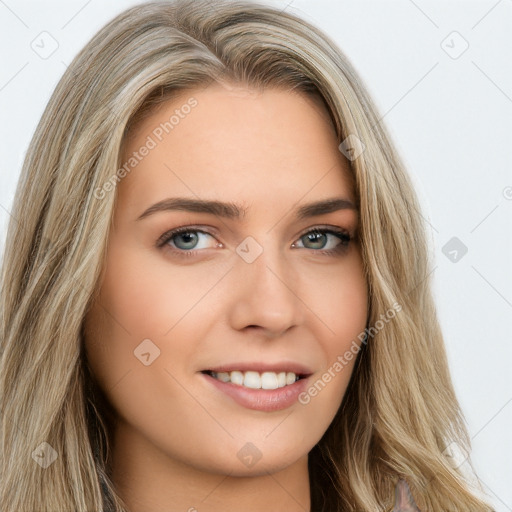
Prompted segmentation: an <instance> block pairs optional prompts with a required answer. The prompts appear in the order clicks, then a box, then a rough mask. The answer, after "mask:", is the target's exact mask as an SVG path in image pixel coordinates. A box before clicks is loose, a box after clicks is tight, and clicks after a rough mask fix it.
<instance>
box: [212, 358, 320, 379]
mask: <svg viewBox="0 0 512 512" xmlns="http://www.w3.org/2000/svg"><path fill="white" fill-rule="evenodd" d="M236 370H238V371H241V372H249V371H253V372H259V373H263V372H275V373H279V372H293V373H295V375H301V376H302V375H303V376H309V375H311V374H312V373H313V372H312V371H311V370H310V369H309V368H308V367H307V366H305V365H303V364H301V363H295V362H290V361H283V362H276V363H268V362H267V363H263V362H255V361H250V362H239V363H227V364H223V365H220V366H212V367H210V368H205V369H204V370H202V371H203V372H206V371H211V372H215V373H220V372H226V373H230V372H233V371H236Z"/></svg>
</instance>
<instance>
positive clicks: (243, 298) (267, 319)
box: [232, 234, 303, 334]
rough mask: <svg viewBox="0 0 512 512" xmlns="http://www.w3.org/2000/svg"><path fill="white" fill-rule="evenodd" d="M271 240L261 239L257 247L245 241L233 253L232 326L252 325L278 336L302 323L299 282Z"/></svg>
mask: <svg viewBox="0 0 512 512" xmlns="http://www.w3.org/2000/svg"><path fill="white" fill-rule="evenodd" d="M273 238H275V237H273V236H272V234H267V235H266V236H261V237H260V240H262V242H263V243H260V242H259V241H257V240H256V239H255V238H253V237H247V238H246V239H245V240H243V241H242V243H240V244H239V246H238V247H237V249H236V252H237V255H238V258H237V259H236V260H235V261H236V263H235V272H234V274H235V277H234V278H235V279H236V285H235V287H236V291H235V296H236V300H235V301H234V306H233V311H232V322H233V326H234V327H236V328H237V329H240V328H243V327H245V326H248V325H251V326H259V327H262V328H264V329H265V330H267V331H269V332H272V333H274V334H279V333H282V332H284V331H285V330H287V329H288V328H289V327H291V326H293V325H298V324H300V323H301V322H302V318H303V311H302V307H303V303H302V301H301V300H300V299H299V298H298V296H297V295H296V294H297V284H298V280H297V278H296V276H294V275H293V272H294V271H293V267H292V266H290V265H287V264H286V260H285V258H284V256H283V254H282V252H281V250H280V247H279V244H278V243H277V242H275V241H273Z"/></svg>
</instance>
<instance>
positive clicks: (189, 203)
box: [137, 197, 357, 220]
mask: <svg viewBox="0 0 512 512" xmlns="http://www.w3.org/2000/svg"><path fill="white" fill-rule="evenodd" d="M174 210H181V211H187V212H195V213H209V214H211V215H215V216H218V217H224V218H228V219H240V217H243V216H245V214H246V213H247V208H246V207H243V206H242V205H238V204H236V203H232V202H222V201H212V200H207V199H191V198H186V197H173V198H168V199H164V200H162V201H159V202H158V203H155V204H154V205H152V206H150V207H149V208H148V209H147V210H145V211H144V212H143V213H142V214H141V215H140V216H139V217H138V218H137V220H141V219H144V218H146V217H149V216H150V215H153V214H155V213H157V212H167V211H174ZM338 210H356V211H357V208H356V206H355V204H354V203H353V202H352V201H350V200H349V199H345V198H343V197H333V198H329V199H324V200H321V201H316V202H313V203H307V204H305V205H302V206H300V207H299V208H298V209H297V217H298V218H299V219H306V218H309V217H315V216H317V215H324V214H326V213H331V212H335V211H338Z"/></svg>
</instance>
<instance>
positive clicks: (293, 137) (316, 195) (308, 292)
mask: <svg viewBox="0 0 512 512" xmlns="http://www.w3.org/2000/svg"><path fill="white" fill-rule="evenodd" d="M191 97H193V98H195V99H196V100H197V106H195V107H194V108H192V109H191V110H190V113H189V114H188V115H186V116H183V118H180V120H179V124H176V125H175V126H174V127H173V129H172V131H170V132H169V133H167V134H165V133H164V135H163V137H162V140H161V141H158V139H156V137H155V136H154V132H153V130H154V129H155V127H158V126H159V125H160V123H165V122H166V121H169V118H170V117H171V116H172V115H173V114H174V111H175V110H176V109H180V108H181V107H182V106H183V105H184V104H186V102H187V100H188V99H189V98H191ZM148 136H151V137H152V138H153V139H154V140H155V141H157V142H158V144H156V147H154V148H152V149H151V150H150V151H149V152H148V154H147V155H146V156H144V158H143V159H142V160H141V161H140V162H139V163H138V164H137V166H136V167H135V168H134V169H133V170H132V171H131V172H130V173H129V174H128V175H127V176H126V177H125V178H124V179H123V180H122V181H121V182H120V183H119V184H118V186H117V187H118V190H117V194H118V197H117V203H116V209H115V214H114V220H113V225H112V230H111V232H110V237H109V243H108V252H107V257H106V261H105V264H106V267H105V273H104V278H103V280H102V282H101V286H100V291H99V295H98V298H97V299H96V301H95V303H94V304H93V307H92V308H91V310H90V311H89V312H88V315H87V317H86V350H87V358H88V360H89V363H90V365H91V368H92V370H93V373H94V375H95V377H96V378H97V380H98V382H99V384H100V386H101V388H102V389H103V390H104V392H105V394H106V396H107V398H108V400H109V402H110V403H111V404H112V408H113V409H114V411H115V414H116V417H117V418H118V422H117V426H116V429H115V433H114V446H113V481H114V483H115V485H116V488H117V489H118V492H119V494H120V496H121V497H122V498H123V499H124V500H125V502H126V503H127V505H128V507H129V510H130V512H156V511H162V510H165V511H167V512H185V511H191V512H192V511H194V510H197V511H198V512H230V511H238V510H243V511H244V512H256V511H261V510H266V511H269V512H271V511H282V510H287V511H290V512H299V511H300V512H303V511H309V510H310V492H309V476H308V467H307V461H308V452H309V451H310V450H311V449H312V448H313V446H314V445H315V444H316V443H317V442H318V441H319V440H320V438H321V437H322V435H323V433H324V432H325V431H326V429H327V428H328V426H329V424H330V423H331V421H332V419H333V417H334V415H335V414H336V411H337V410H338V408H339V406H340V403H341V400H342V398H343V395H344V393H345V390H346V387H347V384H348V381H349V379H350V375H351V373H352V369H353V364H354V361H355V360H352V361H350V362H349V364H348V365H347V366H345V367H344V368H343V370H342V371H340V372H338V373H336V376H335V377H334V378H332V379H330V382H328V383H327V384H326V385H325V387H323V388H322V389H321V391H320V392H318V394H317V395H316V396H314V397H312V398H311V400H310V401H309V402H308V403H307V404H303V403H300V401H298V400H296V399H295V400H294V401H293V403H291V404H288V405H286V407H281V408H277V409H275V410H258V409H257V408H256V409H255V408H251V407H248V406H247V405H241V404H240V403H239V402H237V401H236V400H234V399H233V397H232V396H230V395H228V394H226V393H225V392H223V391H221V390H220V389H219V388H218V387H217V386H216V385H213V384H212V381H215V379H213V378H212V377H211V376H207V375H205V373H203V371H204V370H208V369H211V368H217V367H219V366H221V365H229V364H231V363H234V364H238V363H240V362H248V363H251V362H260V363H261V362H264V363H266V364H274V363H275V364H277V365H280V364H283V365H284V364H292V365H293V364H296V365H301V367H302V368H303V369H304V370H307V372H305V373H306V374H307V375H309V376H307V377H306V378H305V380H304V379H301V380H300V381H299V382H298V383H302V381H303V380H304V381H305V382H306V383H307V385H306V386H305V389H308V388H309V387H310V386H311V385H312V384H313V383H314V382H316V381H317V380H318V379H320V377H321V376H322V374H324V373H325V372H326V371H327V370H328V368H329V367H331V366H332V365H333V363H334V362H335V361H336V358H337V357H338V356H340V355H342V354H343V353H344V352H345V351H346V350H347V349H348V348H349V347H350V345H351V343H352V342H353V340H356V339H357V336H358V335H359V333H360V332H361V331H363V330H364V328H365V326H366V321H367V300H368V297H367V284H366V280H365V276H364V272H363V264H362V258H361V252H360V248H359V245H358V242H357V240H350V241H349V242H348V243H347V242H346V239H345V238H344V235H343V233H348V234H349V235H351V236H352V237H353V236H354V235H356V233H357V228H358V214H357V209H355V208H353V207H350V203H351V204H355V200H356V198H355V195H354V190H353V183H352V181H351V179H350V173H349V164H348V162H347V161H346V160H345V158H344V156H343V155H342V154H341V153H340V151H339V150H338V147H337V141H336V137H335V133H334V129H333V127H332V125H331V123H330V120H329V118H328V115H327V112H326V111H325V110H324V108H323V106H321V105H320V104H319V103H318V102H317V101H316V100H313V99H311V98H310V97H308V96H305V95H303V94H301V93H296V92H289V91H285V90H280V89H266V90H265V91H263V92H256V91H254V90H252V89H247V88H244V87H242V86H234V85H231V86H228V85H227V84H224V85H218V84H215V85H211V86H209V87H207V88H204V87H202V88H196V89H191V90H187V91H182V92H181V93H180V95H179V96H176V97H175V98H173V99H172V100H170V101H167V102H166V103H164V104H162V105H160V107H159V108H158V109H157V110H156V111H154V112H153V113H151V115H150V116H149V117H147V118H145V119H144V120H143V121H142V122H140V123H139V124H138V125H136V126H135V128H134V129H133V130H132V132H131V133H130V135H129V138H128V140H127V144H126V146H125V155H124V159H122V162H125V161H126V160H127V159H128V158H129V157H130V156H131V155H132V154H133V152H134V151H138V150H139V149H140V148H141V146H143V145H144V144H146V143H147V140H148V139H147V138H148ZM177 197H183V198H189V199H193V200H197V199H203V200H215V201H222V202H230V203H236V204H237V205H239V206H240V207H245V208H246V209H247V211H246V213H245V215H240V216H239V217H238V218H236V217H224V216H220V215H213V214H211V213H208V212H192V211H185V210H183V209H181V210H162V209H156V210H155V209H153V211H152V212H151V211H150V212H147V210H148V208H150V207H151V206H152V205H154V204H156V203H159V202H160V201H163V200H165V199H168V198H177ZM334 198H337V199H344V200H345V201H344V202H343V201H342V202H340V203H339V204H338V206H337V209H335V210H333V211H330V212H325V211H324V212H323V213H319V212H318V211H317V212H313V213H315V214H314V215H312V216H303V217H302V218H301V217H299V216H298V213H297V211H298V209H299V208H300V207H301V206H304V205H306V204H309V203H313V202H319V201H323V200H326V199H334ZM340 205H341V207H340ZM144 212H147V213H146V215H143V216H142V218H140V217H141V215H142V214H143V213H144ZM310 213H311V212H310ZM182 226H188V227H189V230H188V231H187V233H185V234H183V233H180V234H178V235H175V236H173V237H172V238H169V237H167V238H164V239H163V243H162V244H160V246H158V244H157V240H159V239H160V237H161V236H162V235H163V234H165V233H166V232H168V231H169V230H172V229H175V228H178V227H182ZM315 228H316V229H317V230H321V229H322V228H323V229H332V230H334V231H338V232H341V233H342V235H341V236H338V235H335V234H331V233H328V232H325V231H323V232H321V233H319V234H318V235H317V237H318V238H315V234H314V233H313V234H311V231H312V230H313V229H315ZM194 229H195V230H196V231H194ZM197 230H200V231H199V232H198V231H197ZM201 231H204V232H205V233H202V232H201ZM308 233H309V235H308ZM247 237H252V239H254V241H255V243H256V245H254V241H251V244H252V245H247V241H246V243H245V244H244V243H242V242H244V240H245V239H246V238H247ZM161 241H162V240H161ZM240 247H242V248H244V249H245V251H243V250H242V251H240V250H239V251H238V252H237V248H239V249H240ZM259 250H261V253H259V252H258V254H259V255H258V254H256V253H255V252H254V251H259ZM329 250H331V252H330V253H326V252H323V251H329ZM187 251H188V252H189V253H190V255H189V256H184V253H185V252H187ZM247 251H249V252H248V254H250V255H252V256H254V255H256V256H257V257H256V258H255V259H254V260H253V261H250V262H248V260H247V259H244V257H243V256H245V253H247ZM143 340H151V341H150V342H145V343H146V345H144V347H145V348H144V350H143V352H145V353H146V356H144V357H146V361H148V358H149V357H154V354H155V353H156V352H155V350H157V349H156V347H158V350H160V353H159V355H158V357H156V358H155V359H154V360H153V361H152V362H151V363H150V364H148V365H145V364H143V363H142V362H141V359H139V358H138V357H136V355H135V354H134V351H135V352H136V353H137V347H139V346H140V344H141V342H142V341H143ZM148 354H149V355H148ZM152 354H153V355H152ZM276 373H279V372H277V370H276ZM298 383H295V384H294V386H296V385H297V384H298ZM223 385H224V386H235V385H236V384H234V383H229V384H223ZM260 391H261V390H254V393H258V392H260ZM259 396H261V395H259ZM248 443H250V444H248ZM240 450H242V452H240ZM244 450H245V451H244ZM248 455H249V458H247V456H248ZM244 456H245V458H244ZM253 459H254V460H256V462H255V463H253V462H252V461H253Z"/></svg>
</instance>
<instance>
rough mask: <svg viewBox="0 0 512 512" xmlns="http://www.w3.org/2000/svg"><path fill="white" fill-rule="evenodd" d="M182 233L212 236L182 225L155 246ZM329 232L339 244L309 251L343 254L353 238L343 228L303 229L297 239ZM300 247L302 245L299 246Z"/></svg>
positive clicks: (191, 254) (190, 254)
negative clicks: (330, 247)
mask: <svg viewBox="0 0 512 512" xmlns="http://www.w3.org/2000/svg"><path fill="white" fill-rule="evenodd" d="M182 233H203V234H205V235H209V236H212V237H213V236H214V235H212V234H211V233H209V232H208V231H204V230H202V229H199V228H196V227H195V226H182V227H179V228H176V229H172V230H170V231H166V232H165V233H164V234H163V235H162V236H160V238H158V240H157V241H156V244H155V245H156V247H157V248H158V249H162V250H163V249H165V246H166V245H167V244H168V243H169V241H171V240H172V239H173V238H174V237H175V236H176V235H179V234H182ZM312 233H314V234H330V235H334V236H336V237H338V238H339V239H340V241H341V243H340V244H338V245H337V246H336V248H335V249H309V250H310V251H314V252H315V253H320V254H323V255H326V256H337V255H339V256H341V255H342V254H344V253H345V252H346V251H347V249H348V247H349V244H350V242H351V241H352V240H353V237H351V236H350V235H349V233H348V232H347V231H345V230H337V229H333V228H319V227H318V228H313V229H310V230H309V231H305V232H304V233H302V234H301V235H300V236H299V238H298V239H297V240H300V239H301V238H302V237H304V236H306V235H309V234H312ZM300 249H302V247H300ZM304 249H308V248H307V247H304ZM170 250H171V251H172V252H173V253H175V254H177V255H178V256H180V257H186V258H189V257H195V255H196V254H197V253H198V252H200V250H196V249H191V250H188V251H187V250H182V249H175V248H172V247H171V248H170Z"/></svg>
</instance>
